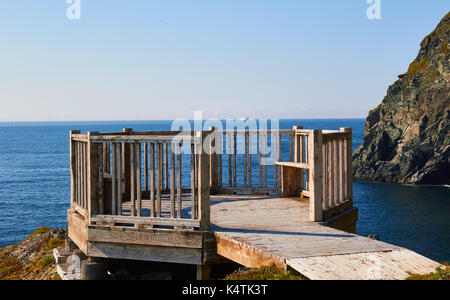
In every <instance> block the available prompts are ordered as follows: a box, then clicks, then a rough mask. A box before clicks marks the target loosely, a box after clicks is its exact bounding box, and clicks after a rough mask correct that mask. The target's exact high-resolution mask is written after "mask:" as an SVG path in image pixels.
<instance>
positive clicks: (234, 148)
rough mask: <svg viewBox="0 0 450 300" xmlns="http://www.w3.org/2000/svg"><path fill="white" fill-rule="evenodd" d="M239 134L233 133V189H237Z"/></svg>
mask: <svg viewBox="0 0 450 300" xmlns="http://www.w3.org/2000/svg"><path fill="white" fill-rule="evenodd" d="M236 169H237V133H236V132H235V131H233V187H237V174H236V173H237V170H236Z"/></svg>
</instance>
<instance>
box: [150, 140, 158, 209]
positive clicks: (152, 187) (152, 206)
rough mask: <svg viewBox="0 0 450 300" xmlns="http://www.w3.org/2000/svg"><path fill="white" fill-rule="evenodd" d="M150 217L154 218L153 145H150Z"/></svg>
mask: <svg viewBox="0 0 450 300" xmlns="http://www.w3.org/2000/svg"><path fill="white" fill-rule="evenodd" d="M149 155H150V216H151V217H154V216H155V207H156V205H155V188H156V182H155V170H156V168H155V143H150V154H149Z"/></svg>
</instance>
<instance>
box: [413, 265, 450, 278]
mask: <svg viewBox="0 0 450 300" xmlns="http://www.w3.org/2000/svg"><path fill="white" fill-rule="evenodd" d="M443 265H445V266H446V268H445V269H441V268H439V269H437V270H436V272H435V273H430V274H426V275H411V276H410V277H408V278H407V279H406V280H450V266H449V264H448V263H443Z"/></svg>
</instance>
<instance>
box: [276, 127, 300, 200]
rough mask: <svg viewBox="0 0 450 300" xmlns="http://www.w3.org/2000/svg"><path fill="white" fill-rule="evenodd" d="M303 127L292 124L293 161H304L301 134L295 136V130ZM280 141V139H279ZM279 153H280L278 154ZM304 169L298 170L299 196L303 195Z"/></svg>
mask: <svg viewBox="0 0 450 300" xmlns="http://www.w3.org/2000/svg"><path fill="white" fill-rule="evenodd" d="M301 129H303V126H294V128H293V131H294V133H293V138H294V162H304V161H303V136H301V135H298V136H297V130H301ZM280 143H281V141H280ZM280 155H281V154H280ZM303 176H304V171H303V169H301V170H300V174H299V177H300V178H299V179H300V183H299V185H300V190H301V191H302V194H301V197H303V190H304V188H305V183H304V182H303V181H304V180H303Z"/></svg>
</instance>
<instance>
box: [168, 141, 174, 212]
mask: <svg viewBox="0 0 450 300" xmlns="http://www.w3.org/2000/svg"><path fill="white" fill-rule="evenodd" d="M168 145H170V216H171V217H172V218H175V152H174V149H173V147H174V146H175V144H172V143H171V144H168Z"/></svg>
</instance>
